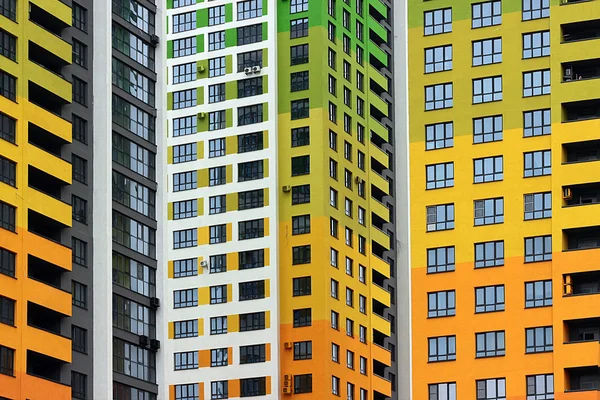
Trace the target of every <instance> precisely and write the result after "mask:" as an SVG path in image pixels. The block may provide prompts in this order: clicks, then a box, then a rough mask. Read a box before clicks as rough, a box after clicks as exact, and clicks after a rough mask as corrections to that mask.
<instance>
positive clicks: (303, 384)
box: [294, 374, 312, 394]
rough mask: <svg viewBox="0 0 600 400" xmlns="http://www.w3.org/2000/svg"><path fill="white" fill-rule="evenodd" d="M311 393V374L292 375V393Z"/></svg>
mask: <svg viewBox="0 0 600 400" xmlns="http://www.w3.org/2000/svg"><path fill="white" fill-rule="evenodd" d="M299 393H312V374H303V375H294V394H299Z"/></svg>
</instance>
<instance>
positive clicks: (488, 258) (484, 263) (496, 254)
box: [475, 240, 504, 268]
mask: <svg viewBox="0 0 600 400" xmlns="http://www.w3.org/2000/svg"><path fill="white" fill-rule="evenodd" d="M501 265H504V241H503V240H499V241H495V242H482V243H475V268H485V267H498V266H501Z"/></svg>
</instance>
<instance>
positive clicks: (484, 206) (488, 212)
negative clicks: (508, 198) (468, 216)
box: [474, 197, 504, 226]
mask: <svg viewBox="0 0 600 400" xmlns="http://www.w3.org/2000/svg"><path fill="white" fill-rule="evenodd" d="M474 206H475V226H480V225H492V224H501V223H504V198H502V197H498V198H495V199H485V200H475V201H474Z"/></svg>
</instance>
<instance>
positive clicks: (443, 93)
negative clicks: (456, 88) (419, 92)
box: [425, 83, 453, 111]
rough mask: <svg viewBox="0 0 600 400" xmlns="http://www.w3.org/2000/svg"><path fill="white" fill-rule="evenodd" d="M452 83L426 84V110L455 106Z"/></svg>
mask: <svg viewBox="0 0 600 400" xmlns="http://www.w3.org/2000/svg"><path fill="white" fill-rule="evenodd" d="M452 91H453V89H452V83H440V84H438V85H431V86H425V111H430V110H441V109H443V108H451V107H452V106H453V94H452Z"/></svg>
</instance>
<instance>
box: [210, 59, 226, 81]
mask: <svg viewBox="0 0 600 400" xmlns="http://www.w3.org/2000/svg"><path fill="white" fill-rule="evenodd" d="M225 73H226V67H225V57H217V58H211V59H210V60H208V77H209V78H214V77H215V76H223V75H225Z"/></svg>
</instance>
